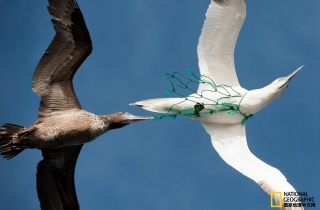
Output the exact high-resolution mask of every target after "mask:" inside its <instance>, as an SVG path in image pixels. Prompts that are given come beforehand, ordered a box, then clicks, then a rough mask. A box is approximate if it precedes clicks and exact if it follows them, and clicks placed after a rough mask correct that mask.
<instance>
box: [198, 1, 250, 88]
mask: <svg viewBox="0 0 320 210" xmlns="http://www.w3.org/2000/svg"><path fill="white" fill-rule="evenodd" d="M245 16H246V5H245V2H244V0H212V2H211V4H210V5H209V8H208V10H207V13H206V20H205V21H204V25H203V28H202V33H201V36H200V38H199V43H198V59H199V68H200V73H201V75H205V76H207V77H210V78H211V79H212V80H213V81H214V82H215V83H216V84H224V85H230V86H233V87H236V86H240V85H239V82H238V78H237V74H236V70H235V67H234V48H235V44H236V41H237V38H238V35H239V32H240V29H241V26H242V24H243V22H244V19H245ZM204 88H205V87H204V86H203V85H201V84H200V85H199V89H198V92H199V91H200V92H201V91H202V90H203V89H204Z"/></svg>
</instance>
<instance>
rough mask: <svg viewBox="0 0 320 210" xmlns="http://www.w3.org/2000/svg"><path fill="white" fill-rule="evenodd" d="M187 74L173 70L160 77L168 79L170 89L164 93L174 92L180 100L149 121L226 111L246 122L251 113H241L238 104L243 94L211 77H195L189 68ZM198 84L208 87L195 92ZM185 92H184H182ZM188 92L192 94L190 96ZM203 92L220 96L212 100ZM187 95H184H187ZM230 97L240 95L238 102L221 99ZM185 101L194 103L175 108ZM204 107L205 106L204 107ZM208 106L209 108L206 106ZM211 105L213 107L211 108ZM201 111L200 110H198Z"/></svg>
mask: <svg viewBox="0 0 320 210" xmlns="http://www.w3.org/2000/svg"><path fill="white" fill-rule="evenodd" d="M188 72H189V74H190V75H191V77H189V78H187V77H185V76H184V75H183V74H181V73H179V72H174V73H173V74H166V75H165V76H163V77H162V79H164V80H166V79H169V80H170V84H171V87H172V89H171V90H169V91H165V92H164V93H165V94H166V95H171V94H172V93H175V94H176V95H178V96H180V97H181V98H182V99H181V101H180V102H178V103H175V104H172V105H171V106H170V107H169V108H167V109H166V110H165V111H167V112H166V113H165V114H161V115H158V116H155V117H153V118H152V119H151V121H156V120H160V119H163V118H165V117H171V118H173V119H175V118H176V117H177V116H178V115H183V116H187V117H192V116H197V117H201V116H202V115H208V114H210V115H212V114H213V113H218V112H226V113H227V114H229V115H234V114H235V113H237V112H238V113H239V114H241V115H242V116H243V120H242V122H241V123H242V124H244V123H245V122H246V120H247V119H248V118H249V117H251V116H252V115H246V114H245V113H242V112H241V110H240V104H241V101H242V99H243V98H244V97H245V95H246V94H245V95H243V96H241V95H240V93H239V92H237V91H235V90H234V89H233V88H232V87H231V86H228V85H223V84H219V85H217V84H216V83H215V82H214V81H213V80H212V79H211V78H209V77H207V76H205V75H200V76H199V77H197V76H196V75H195V74H194V73H193V71H192V70H191V69H188ZM199 84H207V85H208V86H207V87H208V89H206V90H203V91H202V92H201V93H197V91H195V90H194V89H195V88H197V87H198V86H199ZM182 92H185V93H186V94H184V93H182ZM190 92H191V93H192V94H193V95H192V96H190ZM205 92H215V93H220V94H221V97H220V98H218V99H217V100H213V99H210V98H207V97H205V96H204V93H205ZM187 93H189V94H188V96H185V95H187ZM231 97H241V99H240V101H239V103H238V104H232V103H229V102H225V101H223V100H224V99H228V98H231ZM201 98H203V99H206V100H208V101H209V102H210V103H205V104H202V103H200V102H199V99H201ZM185 101H192V102H194V103H195V105H194V107H192V108H190V107H185V108H183V109H182V110H181V107H180V108H179V109H177V108H176V107H177V105H178V104H182V103H184V102H185ZM205 107H206V108H205ZM208 107H210V108H208ZM212 107H213V108H212ZM200 111H201V112H200Z"/></svg>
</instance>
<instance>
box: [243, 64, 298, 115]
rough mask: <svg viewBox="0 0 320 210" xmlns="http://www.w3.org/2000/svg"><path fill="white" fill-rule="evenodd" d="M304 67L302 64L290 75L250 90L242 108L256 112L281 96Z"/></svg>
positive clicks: (249, 112) (248, 111)
mask: <svg viewBox="0 0 320 210" xmlns="http://www.w3.org/2000/svg"><path fill="white" fill-rule="evenodd" d="M302 67H303V66H300V67H299V68H298V69H297V70H295V71H294V72H292V73H291V74H289V75H288V76H286V77H280V78H278V79H276V80H274V81H273V82H272V83H271V84H269V85H267V86H265V87H263V88H261V89H256V90H251V91H249V92H248V94H247V95H246V96H245V97H244V98H243V100H242V102H241V104H242V108H241V110H242V111H243V112H244V113H246V114H254V113H256V112H258V111H259V110H261V109H262V108H263V107H265V106H266V105H268V104H269V103H271V102H272V101H274V100H276V99H277V98H279V97H280V96H281V95H282V94H283V93H284V92H285V91H286V89H287V87H288V84H289V82H290V81H291V80H292V78H293V77H294V76H295V75H296V74H297V73H298V72H299V71H300V70H301V69H302Z"/></svg>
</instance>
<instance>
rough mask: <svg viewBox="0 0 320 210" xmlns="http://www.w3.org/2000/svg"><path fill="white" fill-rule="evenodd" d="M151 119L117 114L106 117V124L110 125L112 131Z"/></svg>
mask: <svg viewBox="0 0 320 210" xmlns="http://www.w3.org/2000/svg"><path fill="white" fill-rule="evenodd" d="M150 119H151V117H143V116H135V115H132V114H130V113H128V112H116V113H114V114H110V115H106V116H105V123H106V124H108V126H109V129H110V130H111V129H117V128H122V127H124V126H126V125H130V124H131V123H134V122H138V121H142V120H150Z"/></svg>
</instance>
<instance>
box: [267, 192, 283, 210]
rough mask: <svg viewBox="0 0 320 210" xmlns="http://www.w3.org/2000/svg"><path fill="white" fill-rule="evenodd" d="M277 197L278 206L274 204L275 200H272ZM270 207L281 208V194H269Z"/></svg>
mask: <svg viewBox="0 0 320 210" xmlns="http://www.w3.org/2000/svg"><path fill="white" fill-rule="evenodd" d="M275 195H278V196H279V198H278V199H279V204H278V205H277V204H276V200H278V199H274V196H275ZM270 206H271V208H281V207H282V192H271V193H270Z"/></svg>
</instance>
